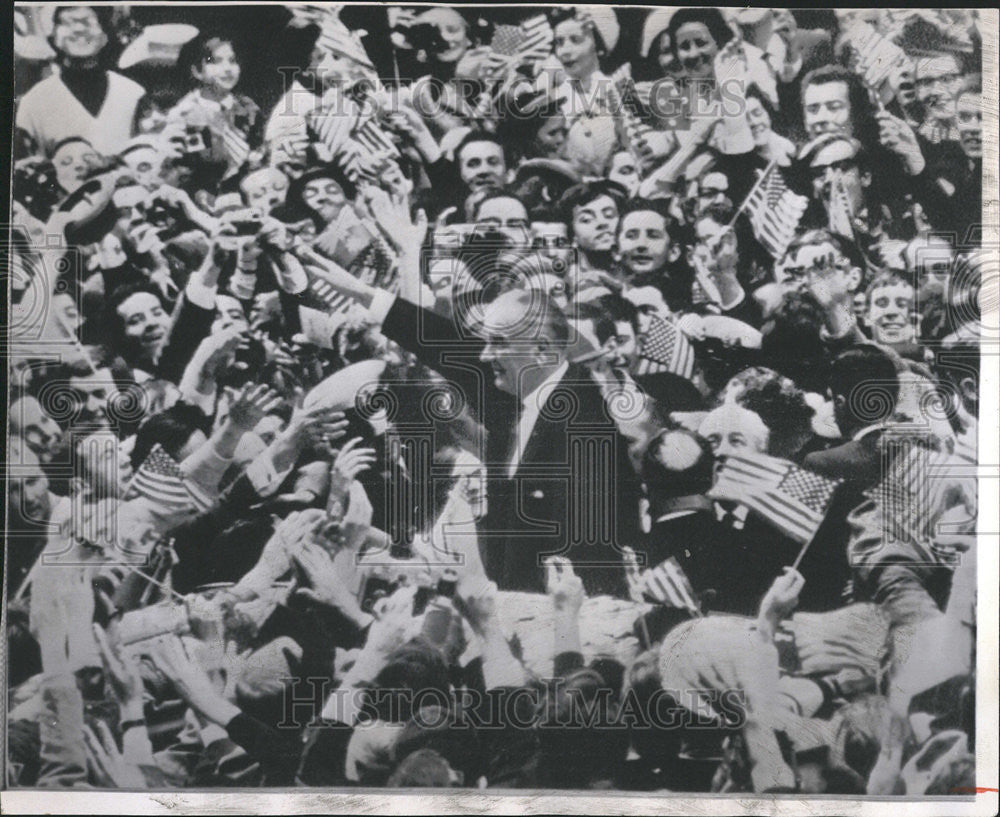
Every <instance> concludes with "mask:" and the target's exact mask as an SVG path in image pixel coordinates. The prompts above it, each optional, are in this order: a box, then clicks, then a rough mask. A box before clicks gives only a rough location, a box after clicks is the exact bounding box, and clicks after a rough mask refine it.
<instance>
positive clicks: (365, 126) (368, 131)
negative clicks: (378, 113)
mask: <svg viewBox="0 0 1000 817" xmlns="http://www.w3.org/2000/svg"><path fill="white" fill-rule="evenodd" d="M352 138H353V139H354V141H355V142H357V143H358V144H360V145H361V146H362V147H364V148H365V149H366V150H368V151H369V152H371V153H373V154H386V153H387V154H389V155H390V156H399V149H398V148H397V147H396V143H395V142H393V141H392V137H390V136H389V134H387V133H386V132H385V131H384V130H382V128H380V127H379V126H378V124H377V123H376V122H375V120H374V119H366V120H365V121H364V122H362V123H361V124H360V125H358V126H357V127H356V128H355V129H354V134H353V137H352Z"/></svg>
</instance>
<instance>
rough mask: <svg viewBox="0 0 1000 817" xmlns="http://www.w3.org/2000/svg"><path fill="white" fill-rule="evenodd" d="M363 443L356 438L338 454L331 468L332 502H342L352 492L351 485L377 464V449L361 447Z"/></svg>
mask: <svg viewBox="0 0 1000 817" xmlns="http://www.w3.org/2000/svg"><path fill="white" fill-rule="evenodd" d="M361 442H362V440H361V438H360V437H355V438H354V439H352V440H349V441H348V442H347V443H346V444H345V445H344V447H343V448H341V449H340V451H338V452H337V457H336V459H334V461H333V465H332V466H331V468H330V501H331V502H342V501H343V500H344V499H345V498H346V497H347V494H348V492H349V491H350V488H351V483H353V482H354V480H355V479H357V477H358V475H359V474H360V473H361V472H362V471H366V470H368V469H369V468H371V467H372V465H373V464H374V463H375V449H374V448H364V447H361Z"/></svg>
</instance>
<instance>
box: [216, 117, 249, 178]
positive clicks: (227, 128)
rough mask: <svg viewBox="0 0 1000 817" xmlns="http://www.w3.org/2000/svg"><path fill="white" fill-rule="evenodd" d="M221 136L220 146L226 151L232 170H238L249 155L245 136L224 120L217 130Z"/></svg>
mask: <svg viewBox="0 0 1000 817" xmlns="http://www.w3.org/2000/svg"><path fill="white" fill-rule="evenodd" d="M219 136H220V137H222V147H223V149H224V150H225V151H226V157H227V158H228V159H229V166H230V167H231V168H232V169H233V170H238V169H239V168H240V167H242V165H243V163H244V162H245V161H246V160H247V157H248V156H249V155H250V143H249V142H248V141H247V139H246V137H245V136H244V135H243V134H242V133H241V132H240V131H239V130H238V129H237V128H235V127H234V126H233V125H231V124H230V123H229V122H226V123H225V124H224V125H223V127H222V129H221V130H220V131H219Z"/></svg>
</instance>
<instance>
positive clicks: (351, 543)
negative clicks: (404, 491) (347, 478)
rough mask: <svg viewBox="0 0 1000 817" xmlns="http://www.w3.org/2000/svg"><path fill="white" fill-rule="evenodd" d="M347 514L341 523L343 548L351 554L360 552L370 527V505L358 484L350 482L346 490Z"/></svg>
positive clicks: (363, 489) (362, 488) (361, 486)
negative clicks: (347, 495) (347, 496)
mask: <svg viewBox="0 0 1000 817" xmlns="http://www.w3.org/2000/svg"><path fill="white" fill-rule="evenodd" d="M348 493H349V499H348V502H347V512H346V513H345V514H344V518H343V520H342V521H341V523H340V524H341V531H342V533H343V536H344V546H345V547H346V549H347V550H349V551H351V552H352V553H357V552H359V551H360V550H361V546H362V545H363V544H364V541H365V537H366V536H367V534H368V531H369V529H370V528H371V525H372V515H373V509H372V503H371V501H370V500H369V499H368V493H367V492H366V491H365V488H364V486H363V485H362V484H361V483H360V482H352V483H351V487H350V488H349V489H348Z"/></svg>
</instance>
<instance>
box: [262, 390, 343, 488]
mask: <svg viewBox="0 0 1000 817" xmlns="http://www.w3.org/2000/svg"><path fill="white" fill-rule="evenodd" d="M346 429H347V420H346V419H345V418H344V412H342V411H340V410H339V409H335V408H330V407H324V406H321V405H316V406H313V407H312V408H309V409H303V408H302V407H301V406H299V407H297V408H296V409H295V411H294V412H293V413H292V419H291V420H290V421H289V423H288V425H287V426H286V427H285V429H284V431H282V432H281V433H280V434H278V436H277V437H275V439H274V442H273V443H271V445H270V447H269V449H268V452H269V455H270V457H271V463H272V464H273V465H274V469H275V470H276V471H277V472H278V473H279V474H280V473H282V472H284V471H285V470H286V469H288V468H291V467H292V466H293V465H294V464H295V462H296V460H297V459H298V458H299V454H301V453H302V451H303V450H304V449H305V448H306V447H307V446H310V445H312V446H320V445H323V444H325V445H329V443H331V442H333V441H334V440H339V439H340V438H341V437H343V436H344V434H345V433H346Z"/></svg>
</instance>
